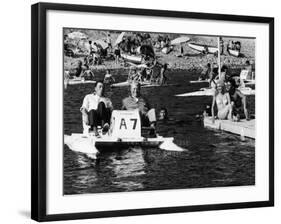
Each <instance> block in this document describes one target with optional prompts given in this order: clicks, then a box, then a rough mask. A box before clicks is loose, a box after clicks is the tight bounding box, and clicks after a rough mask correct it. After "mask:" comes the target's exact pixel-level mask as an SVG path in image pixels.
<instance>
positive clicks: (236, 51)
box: [228, 49, 240, 57]
mask: <svg viewBox="0 0 281 224" xmlns="http://www.w3.org/2000/svg"><path fill="white" fill-rule="evenodd" d="M228 53H229V54H230V55H231V56H235V57H239V55H240V51H238V50H232V49H228Z"/></svg>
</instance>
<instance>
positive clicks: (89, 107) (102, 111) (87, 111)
mask: <svg viewBox="0 0 281 224" xmlns="http://www.w3.org/2000/svg"><path fill="white" fill-rule="evenodd" d="M112 110H113V106H112V102H111V100H110V99H109V98H106V97H104V96H103V82H102V81H97V82H96V83H95V89H94V92H93V93H91V94H88V95H86V96H85V97H84V100H83V104H82V107H81V108H80V111H81V113H82V119H83V128H84V133H88V131H90V132H94V134H95V136H97V137H100V135H99V133H98V129H97V127H98V126H101V127H102V132H103V134H104V133H106V132H107V131H108V129H109V123H110V118H111V112H112ZM88 126H90V129H89V130H87V128H88Z"/></svg>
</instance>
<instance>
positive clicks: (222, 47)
mask: <svg viewBox="0 0 281 224" xmlns="http://www.w3.org/2000/svg"><path fill="white" fill-rule="evenodd" d="M219 40H220V54H221V55H224V41H223V39H222V37H220V38H219Z"/></svg>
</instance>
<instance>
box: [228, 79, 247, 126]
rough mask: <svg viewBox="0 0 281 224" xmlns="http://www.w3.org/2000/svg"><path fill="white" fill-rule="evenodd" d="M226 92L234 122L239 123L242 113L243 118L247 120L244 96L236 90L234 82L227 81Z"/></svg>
mask: <svg viewBox="0 0 281 224" xmlns="http://www.w3.org/2000/svg"><path fill="white" fill-rule="evenodd" d="M226 91H227V92H228V93H229V96H230V101H231V105H232V115H233V120H234V121H240V117H241V115H242V114H243V112H244V115H245V118H246V119H247V120H249V115H248V110H247V102H246V96H245V95H244V94H243V93H241V91H240V90H239V89H237V86H236V83H235V80H233V79H229V80H228V81H227V82H226Z"/></svg>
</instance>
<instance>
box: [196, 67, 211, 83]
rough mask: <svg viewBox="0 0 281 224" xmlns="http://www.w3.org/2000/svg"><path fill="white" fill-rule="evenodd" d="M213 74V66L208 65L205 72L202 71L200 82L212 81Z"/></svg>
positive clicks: (204, 69) (204, 68)
mask: <svg viewBox="0 0 281 224" xmlns="http://www.w3.org/2000/svg"><path fill="white" fill-rule="evenodd" d="M211 72H212V68H211V64H210V63H207V65H206V66H205V67H203V70H202V72H201V74H200V76H199V79H198V80H199V81H201V80H208V79H211V77H210V75H211Z"/></svg>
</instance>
